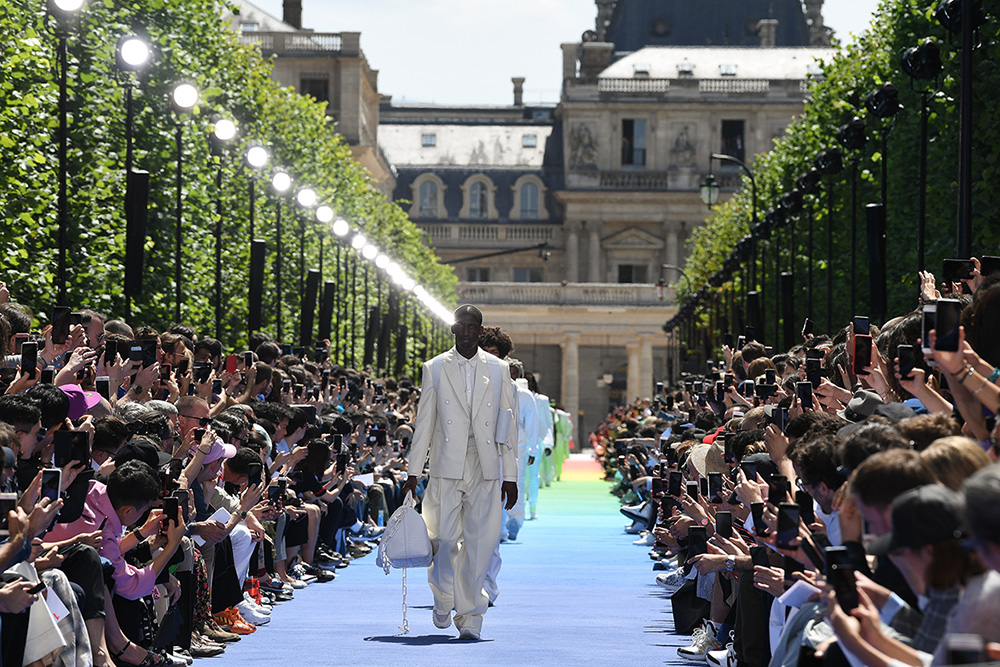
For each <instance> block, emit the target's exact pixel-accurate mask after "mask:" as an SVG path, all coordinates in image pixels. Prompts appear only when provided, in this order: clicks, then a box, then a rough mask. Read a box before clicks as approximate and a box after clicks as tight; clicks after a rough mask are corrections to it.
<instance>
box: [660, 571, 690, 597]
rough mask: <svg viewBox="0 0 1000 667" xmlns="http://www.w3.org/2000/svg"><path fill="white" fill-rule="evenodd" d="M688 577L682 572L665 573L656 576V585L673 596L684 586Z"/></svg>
mask: <svg viewBox="0 0 1000 667" xmlns="http://www.w3.org/2000/svg"><path fill="white" fill-rule="evenodd" d="M685 580H686V577H685V576H684V573H683V572H681V571H680V570H674V571H673V572H663V573H662V574H658V575H656V585H657V586H659V587H660V588H662V589H664V590H666V591H668V592H669V593H671V594H673V593H674V592H676V591H677V589H678V588H680V587H681V586H683V585H684V581H685Z"/></svg>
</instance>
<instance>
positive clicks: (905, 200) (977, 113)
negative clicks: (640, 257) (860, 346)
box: [677, 0, 1000, 348]
mask: <svg viewBox="0 0 1000 667" xmlns="http://www.w3.org/2000/svg"><path fill="white" fill-rule="evenodd" d="M935 4H936V3H935ZM933 14H934V6H932V5H931V3H930V2H920V1H917V0H886V1H885V2H883V3H882V5H881V6H880V7H879V9H878V11H877V12H876V13H875V16H874V19H873V21H872V25H871V27H870V28H869V30H868V31H867V32H866V33H864V34H863V35H861V36H860V37H859V38H858V40H857V41H856V42H855V43H853V44H851V45H849V46H846V47H842V48H839V49H838V50H837V53H836V54H835V55H834V57H833V58H832V59H831V60H830V61H829V62H826V63H824V65H823V71H824V79H823V80H822V81H818V82H816V83H814V84H813V85H812V86H811V88H810V99H809V100H808V101H807V103H806V105H805V110H804V112H803V114H802V115H801V116H800V117H799V118H797V119H796V120H795V121H794V122H793V123H791V125H789V127H788V130H787V133H786V134H785V136H783V137H782V138H780V139H779V140H777V141H776V142H775V145H774V148H773V150H771V151H770V152H768V153H766V154H763V155H760V156H758V157H757V159H756V160H755V161H754V162H753V164H752V165H751V167H752V169H753V172H754V174H755V176H756V180H757V188H758V191H759V193H760V194H759V200H760V205H759V208H760V217H761V219H763V217H764V213H765V212H766V211H767V210H768V209H770V208H772V207H773V206H775V205H776V204H777V201H778V199H779V198H780V197H781V195H782V194H783V193H784V192H787V191H788V190H790V189H791V188H792V187H794V186H795V179H796V178H797V177H798V176H799V175H800V174H802V173H803V172H805V171H807V170H808V169H809V168H810V167H811V166H812V162H813V159H814V157H815V156H816V155H817V154H818V153H819V152H820V151H821V150H823V149H824V148H827V147H829V146H835V145H837V143H836V140H835V134H836V132H837V129H838V128H839V127H840V126H841V125H843V124H844V123H847V122H848V121H850V120H851V119H852V118H853V117H854V116H859V117H861V118H862V119H864V120H865V121H866V123H867V125H868V143H867V146H866V148H865V150H864V151H863V154H862V155H860V156H859V158H858V159H859V165H858V166H859V172H860V184H859V190H858V212H857V216H858V242H857V245H856V250H857V253H858V254H857V257H858V271H857V274H856V275H852V274H851V273H850V266H849V261H850V260H849V258H850V251H851V242H850V230H849V220H850V182H849V177H850V166H849V164H850V160H849V159H848V158H849V157H850V153H845V169H844V170H843V171H842V172H841V173H840V174H839V175H837V176H831V177H827V178H825V179H824V186H826V185H829V184H831V183H832V185H833V188H834V210H833V220H834V248H833V253H832V255H831V256H827V252H826V224H827V220H828V219H829V211H828V207H827V195H826V193H825V191H824V192H822V193H820V194H817V195H815V196H807V197H806V198H805V199H806V207H807V209H810V208H811V210H812V211H813V215H814V219H815V228H814V231H815V241H814V244H815V247H814V250H813V266H814V281H815V291H814V301H813V309H812V310H813V317H814V319H817V318H818V319H817V322H818V323H819V325H820V327H821V329H826V328H829V329H833V328H837V327H840V326H843V325H846V323H847V322H848V321H849V319H850V317H851V316H852V315H854V314H855V313H851V312H850V290H851V284H852V283H854V284H855V285H856V289H857V309H858V311H859V312H858V313H857V314H859V315H861V314H865V313H867V312H868V308H869V299H868V266H869V264H868V259H867V254H866V253H867V248H866V242H865V231H864V230H865V217H864V206H865V204H866V203H870V202H877V201H879V200H880V197H881V194H880V189H881V183H880V178H881V160H882V159H883V156H882V154H881V150H880V138H881V132H882V129H881V121H879V120H878V119H877V118H875V117H873V116H871V115H870V114H867V112H866V110H865V107H864V99H865V97H866V96H867V95H868V93H870V92H871V91H873V90H875V89H876V88H878V87H879V86H880V85H882V84H883V83H884V82H887V81H889V82H892V83H894V84H895V85H896V87H897V88H898V89H899V94H900V101H901V102H902V104H903V105H904V107H905V109H904V110H902V111H901V112H900V113H899V114H898V115H897V116H896V120H895V123H894V125H893V127H892V129H891V133H890V134H889V139H888V198H887V199H888V201H887V202H886V205H887V206H886V209H887V252H886V256H887V261H886V273H887V283H888V297H889V302H888V304H889V308H888V315H889V316H890V317H891V316H893V315H898V314H901V313H903V312H906V311H908V310H910V309H911V308H913V307H915V305H916V296H917V289H918V279H917V183H918V169H919V150H920V144H919V141H920V134H919V123H920V107H921V101H920V97H921V90H923V88H925V87H928V86H933V82H931V83H927V82H920V81H917V82H914V83H913V84H912V86H911V83H910V79H909V77H907V76H906V75H905V74H904V73H903V71H902V68H901V65H900V61H901V57H902V55H903V53H904V51H905V50H906V49H908V48H910V47H912V46H916V45H917V44H919V43H920V42H921V41H923V40H924V39H926V38H929V37H930V38H934V39H935V40H937V41H938V42H939V44H940V45H941V58H942V61H943V63H944V71H943V73H942V75H941V77H940V80H939V85H940V88H939V91H940V94H939V95H937V96H935V97H934V98H933V100H932V102H931V115H930V122H929V128H930V133H929V136H930V144H929V146H928V183H927V234H926V267H927V270H929V271H932V272H935V273H936V274H938V277H940V266H941V263H940V262H941V259H943V258H947V257H953V256H955V238H956V221H957V201H958V186H957V179H958V143H959V142H958V135H959V113H958V93H959V79H958V76H959V58H960V48H959V47H960V41H961V40H960V39H959V38H958V37H957V36H951V35H950V34H949V33H948V32H947V31H945V30H944V29H943V28H942V27H941V26H940V25H939V24H938V22H937V21H936V20H935V18H934V16H933ZM997 18H998V17H996V16H991V17H989V19H988V21H987V23H986V25H984V26H983V27H981V28H980V29H979V31H978V43H979V46H978V47H977V49H976V51H975V55H974V63H975V77H974V98H975V108H974V123H975V129H974V146H973V155H974V157H973V159H974V166H973V174H974V176H975V183H974V186H973V187H974V192H973V199H974V201H973V226H974V228H973V252H974V254H976V255H977V256H982V255H995V254H997V249H998V245H1000V226H998V225H997V224H996V220H997V217H998V207H1000V200H998V199H997V198H996V197H995V196H994V195H993V192H992V188H993V187H994V185H995V183H996V182H997V176H998V170H1000V115H998V114H997V113H996V112H997V94H996V93H997V91H1000V69H998V68H997V67H996V63H997V61H998V56H1000V39H998V37H1000V21H998V20H997ZM807 216H808V211H807V210H805V209H804V210H803V212H802V213H801V214H799V215H798V216H797V220H796V222H795V230H796V231H795V237H794V243H793V244H792V250H791V252H790V251H789V245H790V240H789V233H790V232H789V231H788V228H787V227H785V228H783V229H782V231H780V233H779V234H777V235H774V234H772V235H771V240H770V241H768V242H765V243H764V245H763V255H764V256H765V257H766V260H765V261H766V264H767V268H766V272H767V280H768V284H767V285H766V286H765V288H764V292H765V296H764V301H765V304H766V306H765V307H766V309H767V310H766V317H765V321H766V323H767V325H768V326H767V327H765V339H766V340H767V341H769V342H770V341H776V340H778V338H779V336H777V335H776V332H775V330H774V323H775V320H774V299H775V297H774V290H775V284H774V275H775V272H774V253H775V251H774V248H773V244H775V243H779V244H780V245H781V250H780V254H781V264H780V269H781V270H782V271H787V270H789V269H790V268H792V267H794V273H795V285H796V291H795V301H796V320H797V321H796V323H795V325H796V331H797V327H798V324H799V322H801V319H802V318H803V317H804V316H805V315H806V312H805V311H806V306H807V299H806V289H807V288H806V275H807V261H806V258H807V257H808V256H809V252H808V251H809V248H808V246H807V235H806V233H805V230H806V224H807V223H806V221H807ZM750 219H751V197H750V190H749V188H745V189H744V190H742V191H740V192H739V193H737V194H735V195H734V196H733V197H732V198H731V199H730V200H728V201H727V202H726V203H725V204H723V205H722V206H719V207H718V208H716V209H715V211H714V213H713V215H712V216H711V217H710V218H709V219H708V221H707V223H706V224H705V226H703V227H700V228H698V229H697V230H695V233H694V238H693V241H692V249H691V254H690V256H689V258H688V260H687V264H686V267H685V272H686V273H687V276H688V277H689V278H690V288H688V283H686V282H683V281H682V282H680V283H678V285H677V287H678V288H679V290H680V295H679V296H680V297H681V299H682V300H683V299H686V298H689V297H690V296H691V295H693V294H694V293H696V292H697V291H699V290H701V289H702V288H703V287H705V286H707V282H708V278H709V277H710V276H711V275H712V274H714V273H715V272H716V271H718V270H719V269H720V268H721V267H722V264H723V262H724V261H725V260H726V258H728V257H729V255H730V253H731V251H732V249H733V247H734V245H735V244H736V242H737V241H739V240H740V239H741V238H743V237H744V236H745V235H746V234H747V233H748V231H749V227H750ZM775 239H777V240H775ZM828 270H832V271H833V278H834V290H833V296H834V304H833V305H834V307H833V322H832V323H831V322H826V317H825V313H826V271H828ZM737 273H738V274H739V273H741V272H737ZM734 286H735V287H737V288H739V285H738V280H737V281H736V282H730V283H729V284H728V285H727V286H724V287H721V288H708V289H709V290H710V291H711V290H715V291H721V290H725V289H731V288H733V287H734ZM686 288H687V289H686ZM698 319H699V322H700V323H701V325H702V326H704V327H707V326H708V322H709V319H708V315H707V314H706V313H704V312H702V313H700V314H699V316H698ZM712 340H713V342H712V343H711V346H712V347H714V344H715V342H717V340H718V339H717V338H715V339H712ZM775 347H776V348H777V347H779V346H778V345H777V344H775Z"/></svg>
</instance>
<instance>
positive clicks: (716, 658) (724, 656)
mask: <svg viewBox="0 0 1000 667" xmlns="http://www.w3.org/2000/svg"><path fill="white" fill-rule="evenodd" d="M729 638H730V639H735V638H736V633H734V632H733V631H730V632H729ZM705 658H706V661H707V662H708V664H710V665H713V666H714V667H737V665H738V664H739V661H738V660H737V659H736V649H734V648H733V642H729V643H728V644H726V648H725V650H721V649H720V650H718V651H709V652H708V653H707V654H706V655H705Z"/></svg>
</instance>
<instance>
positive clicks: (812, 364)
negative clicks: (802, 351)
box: [806, 358, 823, 389]
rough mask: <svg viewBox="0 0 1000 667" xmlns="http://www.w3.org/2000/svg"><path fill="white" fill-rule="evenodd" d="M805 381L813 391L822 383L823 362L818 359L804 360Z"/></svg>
mask: <svg viewBox="0 0 1000 667" xmlns="http://www.w3.org/2000/svg"><path fill="white" fill-rule="evenodd" d="M806 379H807V380H809V384H811V385H812V386H813V389H815V388H816V387H818V386H819V385H820V384H821V383H822V382H823V362H821V361H820V360H819V359H813V358H808V359H806Z"/></svg>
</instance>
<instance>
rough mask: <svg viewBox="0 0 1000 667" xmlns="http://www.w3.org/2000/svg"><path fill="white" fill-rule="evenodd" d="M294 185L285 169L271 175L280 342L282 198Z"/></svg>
mask: <svg viewBox="0 0 1000 667" xmlns="http://www.w3.org/2000/svg"><path fill="white" fill-rule="evenodd" d="M291 187H292V177H291V176H289V175H288V174H287V173H286V172H284V171H276V172H275V173H274V175H273V176H271V189H272V190H273V191H274V193H275V198H274V215H275V217H274V291H275V298H276V299H277V307H276V308H275V317H276V320H275V332H276V336H277V339H278V341H279V342H281V336H282V329H281V311H282V306H283V305H284V304H283V303H282V294H281V289H282V257H281V245H282V231H281V198H282V197H283V196H284V194H285V193H286V192H288V190H289V189H290V188H291Z"/></svg>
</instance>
